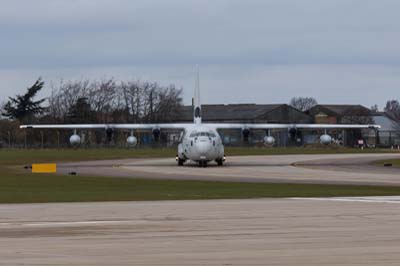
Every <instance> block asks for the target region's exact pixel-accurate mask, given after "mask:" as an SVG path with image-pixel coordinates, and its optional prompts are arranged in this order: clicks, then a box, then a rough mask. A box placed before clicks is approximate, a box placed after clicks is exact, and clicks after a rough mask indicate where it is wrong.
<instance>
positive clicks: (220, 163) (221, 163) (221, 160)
mask: <svg viewBox="0 0 400 266" xmlns="http://www.w3.org/2000/svg"><path fill="white" fill-rule="evenodd" d="M215 162H216V163H217V164H218V166H222V165H223V164H224V160H223V159H217V160H215Z"/></svg>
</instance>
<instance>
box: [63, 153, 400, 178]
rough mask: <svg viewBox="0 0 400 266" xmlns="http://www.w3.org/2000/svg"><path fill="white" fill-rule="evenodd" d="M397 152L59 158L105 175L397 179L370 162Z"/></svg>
mask: <svg viewBox="0 0 400 266" xmlns="http://www.w3.org/2000/svg"><path fill="white" fill-rule="evenodd" d="M390 158H400V153H399V154H329V155H273V156H237V157H228V160H227V162H226V164H225V165H224V166H222V167H218V166H217V165H216V164H210V165H209V167H207V168H199V167H198V166H197V164H194V163H186V164H185V166H183V167H178V166H177V164H176V162H175V159H174V158H163V159H125V160H109V161H92V162H79V163H63V164H59V165H58V170H59V172H60V173H62V174H65V173H70V172H76V173H77V174H78V175H94V176H99V175H100V176H109V177H132V178H138V177H140V178H155V179H181V180H182V179H184V180H214V181H215V180H218V181H234V182H236V181H240V182H283V183H287V182H290V183H321V184H359V185H400V168H395V167H380V166H373V165H371V162H373V161H376V160H385V159H390Z"/></svg>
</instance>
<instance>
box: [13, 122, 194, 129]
mask: <svg viewBox="0 0 400 266" xmlns="http://www.w3.org/2000/svg"><path fill="white" fill-rule="evenodd" d="M190 126H192V124H183V123H182V124H179V123H175V124H174V123H171V124H169V123H161V124H48V125H21V126H20V128H21V129H30V128H32V129H73V130H74V129H149V130H152V129H185V128H187V127H190Z"/></svg>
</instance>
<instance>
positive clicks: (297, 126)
mask: <svg viewBox="0 0 400 266" xmlns="http://www.w3.org/2000/svg"><path fill="white" fill-rule="evenodd" d="M206 125H207V126H210V127H214V128H216V129H285V128H287V129H291V128H295V129H363V128H370V129H378V128H380V127H381V126H379V125H363V124H358V125H357V124H248V123H243V124H237V123H234V124H224V123H218V124H217V123H213V124H208V123H207V124H206Z"/></svg>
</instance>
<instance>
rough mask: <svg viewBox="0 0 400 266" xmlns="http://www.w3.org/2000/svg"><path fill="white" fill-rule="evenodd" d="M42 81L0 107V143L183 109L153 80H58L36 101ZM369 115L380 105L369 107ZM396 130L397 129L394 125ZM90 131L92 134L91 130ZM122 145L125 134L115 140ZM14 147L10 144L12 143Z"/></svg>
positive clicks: (297, 103)
mask: <svg viewBox="0 0 400 266" xmlns="http://www.w3.org/2000/svg"><path fill="white" fill-rule="evenodd" d="M44 85H45V82H44V81H43V80H42V79H41V78H39V79H38V80H36V82H35V83H34V84H33V85H32V86H30V87H29V88H27V91H26V93H25V94H22V95H16V96H15V97H10V98H9V99H8V101H6V102H5V103H4V104H3V106H1V115H2V119H0V145H3V146H19V147H21V146H27V145H28V142H29V143H31V144H32V145H36V146H37V145H39V144H38V143H40V145H43V144H44V143H47V144H50V143H59V144H58V145H61V143H67V141H66V140H67V139H68V137H69V136H70V134H71V132H65V131H63V132H54V130H42V131H30V132H27V131H21V130H19V125H20V124H29V123H46V124H47V123H54V124H63V123H71V124H74V123H161V122H164V123H168V122H173V121H175V120H176V119H177V118H178V117H179V116H180V115H181V113H182V111H183V103H182V89H177V88H176V87H175V86H174V85H169V86H161V85H159V84H158V83H156V82H146V81H140V80H130V81H117V80H115V79H103V80H89V79H85V80H78V81H60V82H59V83H58V84H51V86H50V87H51V94H50V95H49V96H48V97H46V98H43V99H39V100H37V99H36V98H37V94H38V93H39V92H40V91H41V90H42V89H43V88H44ZM289 104H290V105H291V106H293V107H295V108H297V109H298V110H300V111H303V112H306V111H307V110H309V109H310V108H312V107H313V106H315V105H317V104H318V102H317V100H316V99H314V98H313V97H294V98H292V99H291V101H290V103H289ZM371 110H372V111H373V112H377V111H378V106H377V105H374V106H372V107H371ZM383 111H384V112H385V113H386V114H387V115H388V116H389V117H390V118H392V119H393V120H395V121H400V103H399V101H398V100H389V101H387V103H386V106H385V107H384V109H383ZM397 126H398V128H399V130H398V131H399V132H400V125H397ZM89 133H90V132H89ZM115 134H116V136H114V137H115V139H117V140H118V137H120V138H121V142H122V143H124V141H125V139H124V138H125V137H126V136H125V135H121V134H120V136H118V135H117V134H118V133H115ZM94 135H95V142H96V143H102V142H104V141H105V139H106V136H105V134H104V130H98V131H96V132H94ZM11 144H14V145H11Z"/></svg>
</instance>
